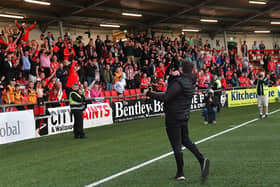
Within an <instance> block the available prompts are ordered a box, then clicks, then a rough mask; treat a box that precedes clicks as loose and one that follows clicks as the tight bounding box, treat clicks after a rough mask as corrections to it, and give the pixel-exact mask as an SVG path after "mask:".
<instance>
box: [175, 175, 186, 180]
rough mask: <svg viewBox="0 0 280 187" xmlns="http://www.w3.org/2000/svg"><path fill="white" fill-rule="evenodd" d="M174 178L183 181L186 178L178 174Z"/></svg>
mask: <svg viewBox="0 0 280 187" xmlns="http://www.w3.org/2000/svg"><path fill="white" fill-rule="evenodd" d="M176 180H178V181H184V180H186V178H185V177H184V176H178V177H176Z"/></svg>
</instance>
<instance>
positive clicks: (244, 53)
mask: <svg viewBox="0 0 280 187" xmlns="http://www.w3.org/2000/svg"><path fill="white" fill-rule="evenodd" d="M241 53H242V56H248V46H247V44H246V40H244V43H243V45H242V46H241Z"/></svg>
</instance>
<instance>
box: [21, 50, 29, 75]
mask: <svg viewBox="0 0 280 187" xmlns="http://www.w3.org/2000/svg"><path fill="white" fill-rule="evenodd" d="M20 52H21V55H22V57H21V62H22V71H23V75H22V76H23V78H24V79H25V80H28V78H29V73H30V70H31V60H30V57H29V51H24V52H23V50H22V48H21V49H20Z"/></svg>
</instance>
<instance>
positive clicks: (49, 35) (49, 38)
mask: <svg viewBox="0 0 280 187" xmlns="http://www.w3.org/2000/svg"><path fill="white" fill-rule="evenodd" d="M46 39H48V43H49V46H52V44H53V41H54V37H53V34H52V33H51V32H48V35H47V37H46Z"/></svg>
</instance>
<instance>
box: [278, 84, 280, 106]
mask: <svg viewBox="0 0 280 187" xmlns="http://www.w3.org/2000/svg"><path fill="white" fill-rule="evenodd" d="M278 102H280V86H278Z"/></svg>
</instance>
